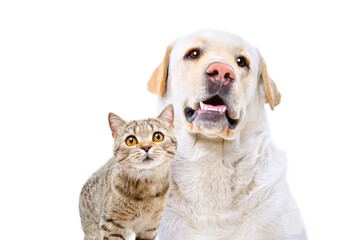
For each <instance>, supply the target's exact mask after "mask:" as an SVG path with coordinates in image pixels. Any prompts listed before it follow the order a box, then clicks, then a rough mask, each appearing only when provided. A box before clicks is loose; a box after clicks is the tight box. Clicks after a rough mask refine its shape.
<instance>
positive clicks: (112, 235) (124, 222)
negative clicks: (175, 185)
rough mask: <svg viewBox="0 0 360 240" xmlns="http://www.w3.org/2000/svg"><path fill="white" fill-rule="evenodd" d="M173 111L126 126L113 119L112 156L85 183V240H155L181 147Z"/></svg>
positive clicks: (82, 209)
mask: <svg viewBox="0 0 360 240" xmlns="http://www.w3.org/2000/svg"><path fill="white" fill-rule="evenodd" d="M173 121H174V111H173V107H172V105H168V106H167V107H166V108H165V109H164V110H163V111H162V112H161V113H160V115H159V116H158V117H157V118H150V119H146V120H139V121H130V122H126V121H124V120H122V119H121V118H120V117H118V116H117V115H115V114H113V113H109V125H110V128H111V131H112V135H113V138H114V146H113V152H114V156H113V157H112V158H111V159H110V160H109V161H108V162H107V163H106V164H105V165H104V166H102V167H101V168H100V169H99V170H97V171H96V172H95V173H94V174H93V175H92V176H91V177H90V178H89V179H88V181H87V182H86V183H85V185H84V186H83V188H82V190H81V194H80V204H79V208H80V216H81V223H82V228H83V230H84V233H85V240H112V239H117V240H119V239H125V240H128V239H134V238H135V237H136V239H137V240H145V239H146V240H150V239H155V237H156V234H157V229H158V226H159V224H160V219H161V217H162V214H163V211H164V208H165V205H166V202H167V198H168V194H169V187H170V173H169V168H168V165H169V161H170V160H171V159H172V158H173V157H174V155H175V152H176V149H177V141H176V138H175V135H174V132H173V129H172V128H173Z"/></svg>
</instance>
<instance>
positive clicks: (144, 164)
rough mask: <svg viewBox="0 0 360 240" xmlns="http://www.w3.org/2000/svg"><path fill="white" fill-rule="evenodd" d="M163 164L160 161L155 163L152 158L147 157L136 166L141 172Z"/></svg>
mask: <svg viewBox="0 0 360 240" xmlns="http://www.w3.org/2000/svg"><path fill="white" fill-rule="evenodd" d="M160 164H161V162H159V161H154V160H153V159H152V158H150V157H146V158H145V159H144V160H142V161H141V162H139V163H137V164H136V168H137V169H139V170H146V169H151V168H154V167H157V166H159V165H160Z"/></svg>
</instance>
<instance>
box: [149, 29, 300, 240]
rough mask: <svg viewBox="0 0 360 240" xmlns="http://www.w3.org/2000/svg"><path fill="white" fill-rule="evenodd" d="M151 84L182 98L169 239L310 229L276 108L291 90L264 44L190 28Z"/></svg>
mask: <svg viewBox="0 0 360 240" xmlns="http://www.w3.org/2000/svg"><path fill="white" fill-rule="evenodd" d="M148 90H149V91H150V92H152V93H155V94H157V95H158V96H159V107H163V106H165V105H167V104H170V103H171V104H173V106H174V109H175V122H174V125H175V133H176V136H177V138H178V142H179V146H178V152H177V154H176V157H175V159H174V160H173V161H172V162H171V165H170V169H171V176H172V183H171V192H170V196H169V201H168V204H167V207H166V209H165V212H164V215H163V218H162V221H161V224H160V227H159V232H158V238H159V239H161V240H162V239H164V240H169V239H171V240H177V239H179V240H180V239H181V240H198V239H200V240H202V239H204V240H219V239H232V240H234V239H239V240H240V239H250V240H257V239H260V240H263V239H264V240H279V239H286V240H295V239H307V237H306V231H305V227H304V224H303V221H302V218H301V215H300V212H299V210H298V208H297V205H296V203H295V201H294V199H293V197H292V196H291V194H290V192H289V189H288V185H287V182H286V156H285V153H283V152H282V151H280V150H278V149H277V148H276V147H275V145H274V143H273V140H272V137H271V135H270V132H269V126H268V121H267V118H266V109H265V104H266V103H268V104H269V105H270V108H271V109H272V110H274V108H275V107H276V106H277V105H278V104H279V103H280V99H281V94H280V93H279V91H278V89H277V86H276V84H275V82H274V81H273V80H272V79H271V78H270V77H269V74H268V72H267V68H266V64H265V61H264V59H263V57H262V56H261V55H260V53H259V51H258V50H257V49H256V48H254V47H253V46H252V45H250V44H249V43H248V42H246V41H245V40H244V39H242V38H240V37H238V36H236V35H233V34H230V33H226V32H220V31H200V32H196V33H193V34H190V35H187V36H184V37H181V38H179V39H177V40H176V41H175V42H173V43H172V44H170V45H169V46H168V47H167V50H166V54H165V57H164V59H163V61H162V62H161V64H160V65H159V67H158V68H156V70H155V71H154V73H153V74H152V76H151V79H150V80H149V82H148Z"/></svg>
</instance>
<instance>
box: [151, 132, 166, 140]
mask: <svg viewBox="0 0 360 240" xmlns="http://www.w3.org/2000/svg"><path fill="white" fill-rule="evenodd" d="M153 141H154V142H162V141H164V135H163V134H162V133H161V132H156V133H154V135H153Z"/></svg>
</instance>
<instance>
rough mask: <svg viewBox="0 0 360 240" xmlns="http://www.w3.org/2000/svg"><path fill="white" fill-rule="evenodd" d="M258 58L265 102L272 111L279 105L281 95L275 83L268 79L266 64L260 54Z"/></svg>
mask: <svg viewBox="0 0 360 240" xmlns="http://www.w3.org/2000/svg"><path fill="white" fill-rule="evenodd" d="M259 57H260V68H261V74H260V77H261V79H262V82H263V84H264V86H265V95H266V100H267V102H268V103H269V105H270V108H271V110H274V108H275V106H277V105H279V103H280V100H281V94H280V92H279V91H278V89H277V87H276V84H275V82H274V81H273V80H272V79H271V78H270V77H269V74H268V72H267V69H266V63H265V61H264V58H263V57H262V56H261V54H260V53H259Z"/></svg>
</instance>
